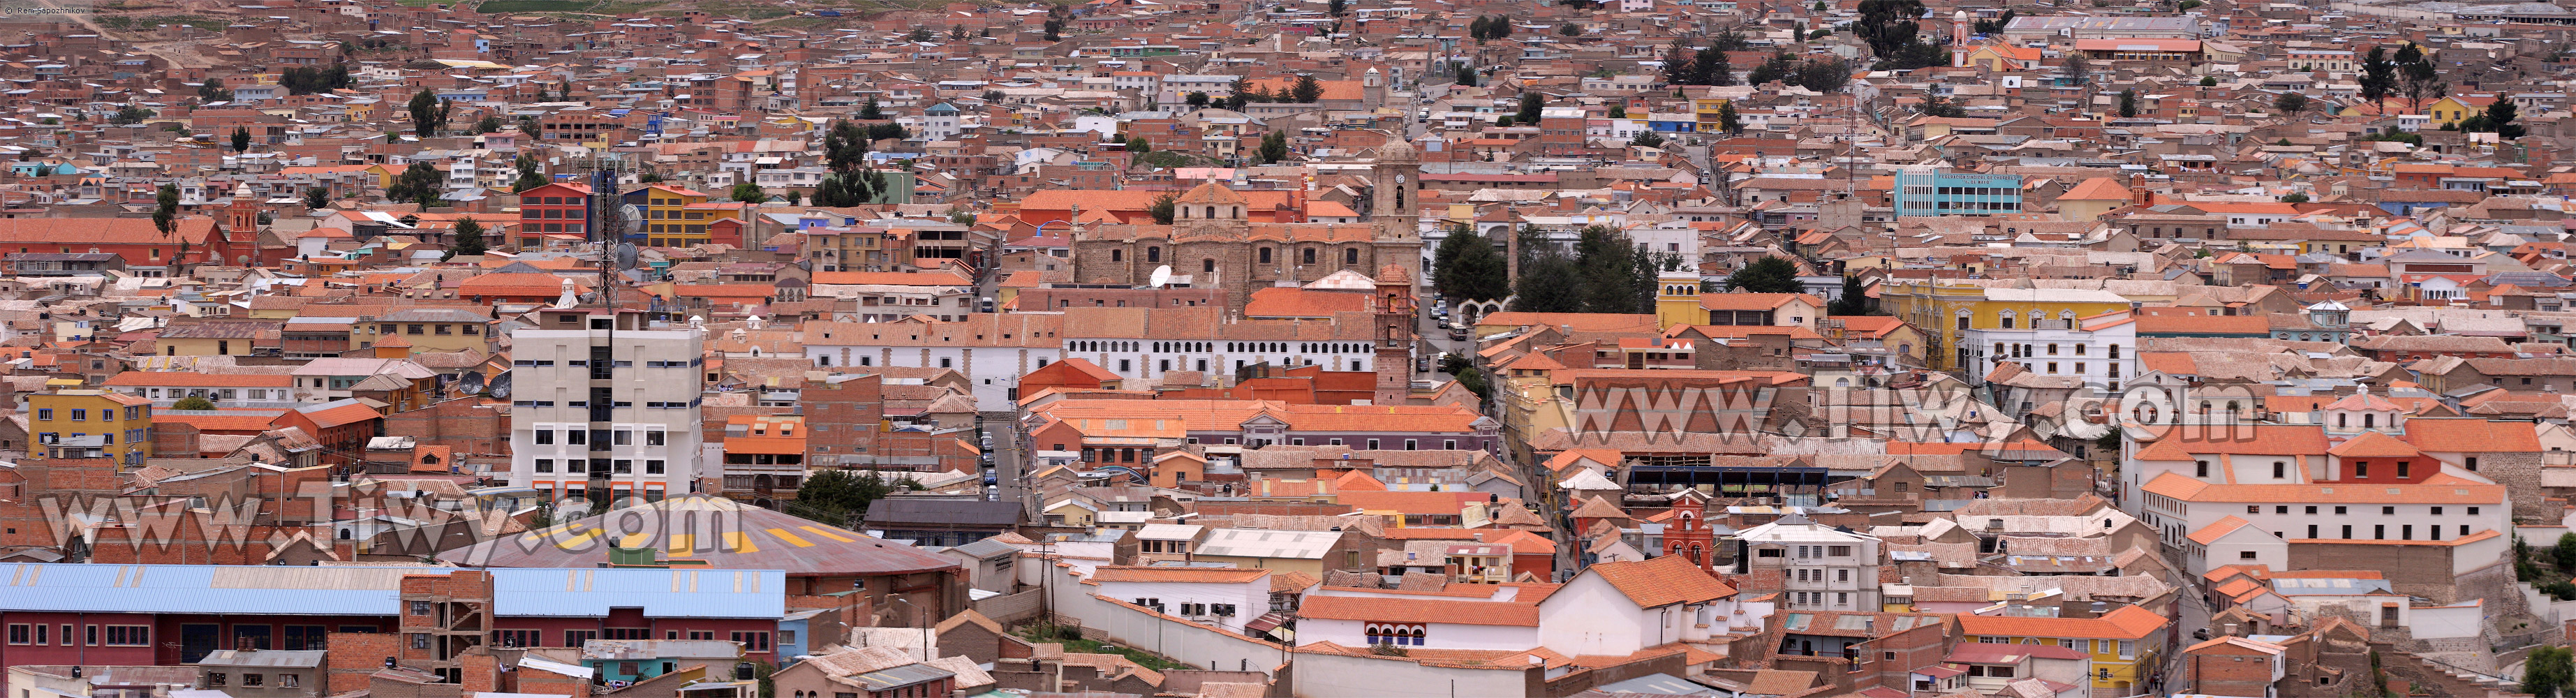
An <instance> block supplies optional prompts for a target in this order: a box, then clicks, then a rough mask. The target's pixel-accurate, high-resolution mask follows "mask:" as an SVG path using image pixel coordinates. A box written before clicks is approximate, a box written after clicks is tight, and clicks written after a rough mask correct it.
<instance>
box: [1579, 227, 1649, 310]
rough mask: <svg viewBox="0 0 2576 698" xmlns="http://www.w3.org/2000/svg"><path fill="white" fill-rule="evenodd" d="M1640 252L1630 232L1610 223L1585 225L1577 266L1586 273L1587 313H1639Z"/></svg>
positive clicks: (1584, 301)
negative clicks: (1630, 236) (1638, 253)
mask: <svg viewBox="0 0 2576 698" xmlns="http://www.w3.org/2000/svg"><path fill="white" fill-rule="evenodd" d="M1636 254H1637V252H1636V248H1635V243H1633V242H1631V241H1630V240H1629V239H1628V234H1627V233H1626V232H1623V231H1620V230H1619V229H1616V228H1612V227H1610V226H1606V225H1593V226H1585V227H1584V228H1583V231H1582V233H1581V235H1580V237H1578V238H1577V239H1576V240H1575V242H1574V266H1575V268H1576V269H1577V270H1579V271H1580V273H1581V274H1582V281H1583V310H1584V312H1591V313H1634V312H1637V301H1638V298H1637V292H1636V286H1635V284H1634V283H1633V282H1634V277H1633V276H1632V274H1634V273H1635V270H1636V268H1637V257H1636Z"/></svg>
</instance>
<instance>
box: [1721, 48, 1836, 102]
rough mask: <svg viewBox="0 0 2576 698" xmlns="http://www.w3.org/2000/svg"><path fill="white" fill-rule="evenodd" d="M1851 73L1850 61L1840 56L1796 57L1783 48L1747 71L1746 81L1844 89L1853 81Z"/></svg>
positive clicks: (1755, 83)
mask: <svg viewBox="0 0 2576 698" xmlns="http://www.w3.org/2000/svg"><path fill="white" fill-rule="evenodd" d="M1851 76H1852V66H1851V63H1850V62H1848V61H1845V60H1843V59H1842V58H1840V57H1836V56H1831V55H1822V56H1811V57H1808V58H1807V59H1806V60H1794V59H1791V58H1790V57H1789V52H1787V51H1782V52H1779V53H1774V54H1771V59H1770V60H1767V61H1763V62H1762V65H1758V66H1754V67H1753V70H1751V71H1748V72H1746V73H1745V79H1744V81H1745V82H1746V83H1747V84H1753V85H1760V84H1764V83H1769V82H1774V81H1777V82H1779V83H1781V84H1784V85H1795V86H1799V87H1804V88H1807V89H1810V90H1815V91H1817V92H1841V91H1842V89H1843V86H1844V85H1848V84H1851Z"/></svg>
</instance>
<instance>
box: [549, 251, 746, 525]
mask: <svg viewBox="0 0 2576 698" xmlns="http://www.w3.org/2000/svg"><path fill="white" fill-rule="evenodd" d="M565 288H566V289H567V293H569V289H570V288H571V283H570V282H566V283H565ZM510 340H511V349H512V355H511V358H512V360H513V365H514V366H515V367H514V368H512V369H511V371H510V373H511V375H512V379H511V383H512V385H511V395H510V398H511V402H510V404H511V407H512V409H511V411H510V446H511V448H510V452H511V455H510V485H511V486H512V487H532V488H535V489H537V490H538V491H539V492H542V493H546V494H549V495H551V496H553V497H554V498H560V499H572V498H578V497H583V496H585V495H587V494H589V493H590V492H593V491H596V490H600V489H607V490H609V491H610V492H611V493H612V494H611V496H612V497H617V498H623V497H628V496H641V497H643V498H645V499H647V500H659V499H661V498H663V497H666V496H670V495H673V494H681V493H687V492H690V491H693V490H694V489H695V484H696V482H697V480H698V474H699V450H700V449H699V448H698V445H699V444H700V443H701V442H702V440H703V439H702V438H701V436H702V435H701V434H700V433H699V423H700V419H699V412H700V410H699V406H698V396H699V390H700V385H701V384H702V383H701V380H700V377H699V372H700V371H701V370H702V368H701V367H702V363H703V362H702V354H701V347H702V346H703V344H704V338H703V337H701V336H700V331H699V330H698V329H696V328H672V327H669V326H667V325H653V324H647V323H646V322H645V321H644V319H643V315H642V314H641V313H635V312H614V313H612V312H611V311H608V310H606V309H602V308H588V307H581V308H546V309H541V310H539V311H538V321H537V326H535V327H528V328H523V329H520V330H517V331H515V332H512V333H510Z"/></svg>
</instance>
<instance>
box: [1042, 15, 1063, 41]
mask: <svg viewBox="0 0 2576 698" xmlns="http://www.w3.org/2000/svg"><path fill="white" fill-rule="evenodd" d="M1046 40H1048V41H1063V40H1064V20H1061V19H1048V20H1047V21H1046Z"/></svg>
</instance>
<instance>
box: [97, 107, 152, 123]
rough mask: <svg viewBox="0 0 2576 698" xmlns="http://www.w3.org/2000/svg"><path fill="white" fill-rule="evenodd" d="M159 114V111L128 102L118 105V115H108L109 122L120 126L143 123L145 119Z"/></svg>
mask: <svg viewBox="0 0 2576 698" xmlns="http://www.w3.org/2000/svg"><path fill="white" fill-rule="evenodd" d="M159 115H160V113H159V112H155V111H152V110H150V109H145V108H142V107H138V106H134V105H131V104H128V105H125V106H122V107H117V108H116V115H115V116H111V117H108V118H107V122H108V123H111V124H115V125H118V126H132V125H135V124H139V123H143V120H144V119H149V118H152V117H155V116H159Z"/></svg>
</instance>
